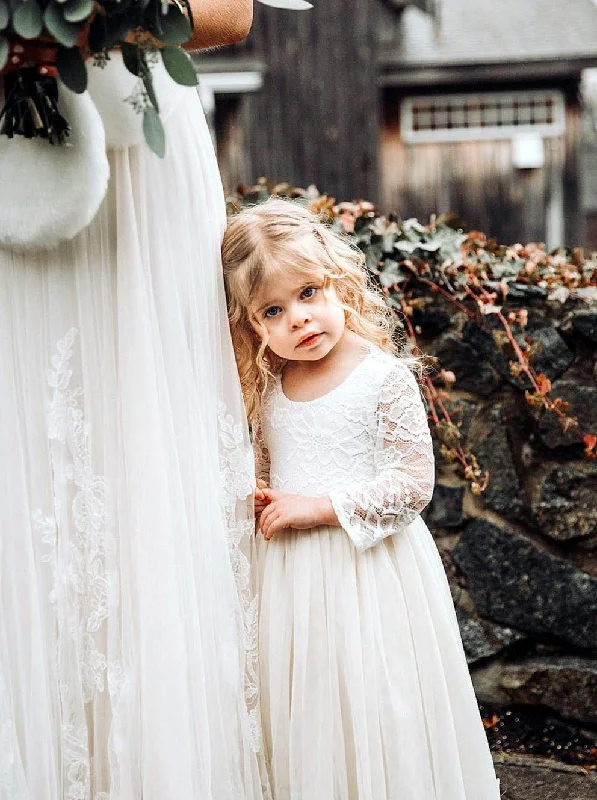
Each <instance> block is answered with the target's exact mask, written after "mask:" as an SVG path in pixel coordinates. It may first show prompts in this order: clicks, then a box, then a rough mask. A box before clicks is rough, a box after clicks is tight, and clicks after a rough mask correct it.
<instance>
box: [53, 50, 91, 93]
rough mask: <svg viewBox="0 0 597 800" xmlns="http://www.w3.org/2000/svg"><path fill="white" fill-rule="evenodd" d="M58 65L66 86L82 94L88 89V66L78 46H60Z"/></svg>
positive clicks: (57, 57) (57, 58)
mask: <svg viewBox="0 0 597 800" xmlns="http://www.w3.org/2000/svg"><path fill="white" fill-rule="evenodd" d="M56 66H57V68H58V72H59V74H60V77H61V78H62V81H63V83H64V85H65V86H68V88H69V89H70V90H71V91H72V92H76V93H77V94H82V93H83V92H84V91H85V89H87V67H86V66H85V62H84V61H83V59H82V58H81V51H80V50H79V48H78V47H59V48H58V53H57V56H56Z"/></svg>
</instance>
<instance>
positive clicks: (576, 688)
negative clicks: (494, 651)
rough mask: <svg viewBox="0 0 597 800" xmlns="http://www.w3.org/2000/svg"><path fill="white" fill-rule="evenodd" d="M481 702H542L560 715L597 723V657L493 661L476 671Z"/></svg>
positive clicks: (476, 683) (515, 703) (587, 722)
mask: <svg viewBox="0 0 597 800" xmlns="http://www.w3.org/2000/svg"><path fill="white" fill-rule="evenodd" d="M473 684H474V686H475V692H476V694H477V697H478V699H479V701H480V702H482V703H486V704H488V705H497V706H504V705H512V704H514V705H525V706H541V707H542V708H549V709H551V710H552V711H554V712H556V713H557V714H558V715H559V716H560V717H563V718H565V719H569V720H574V721H575V722H580V723H581V724H586V725H597V661H596V660H594V659H588V658H579V657H573V656H566V657H561V658H559V657H555V656H546V657H539V658H529V659H525V660H524V661H519V662H514V663H499V662H492V663H491V664H490V665H488V666H487V667H482V668H480V669H479V668H477V669H476V670H474V672H473Z"/></svg>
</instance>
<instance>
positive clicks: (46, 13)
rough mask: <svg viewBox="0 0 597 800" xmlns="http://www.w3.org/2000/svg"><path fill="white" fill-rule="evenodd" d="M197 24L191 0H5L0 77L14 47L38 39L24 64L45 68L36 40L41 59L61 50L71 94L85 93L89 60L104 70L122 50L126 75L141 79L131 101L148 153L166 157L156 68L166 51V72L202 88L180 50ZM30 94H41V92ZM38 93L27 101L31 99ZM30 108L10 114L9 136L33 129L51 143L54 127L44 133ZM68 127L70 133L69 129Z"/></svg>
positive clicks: (1, 2)
mask: <svg viewBox="0 0 597 800" xmlns="http://www.w3.org/2000/svg"><path fill="white" fill-rule="evenodd" d="M185 10H186V13H185ZM190 17H191V13H190V5H189V0H0V31H5V33H0V70H2V69H4V68H5V67H6V66H7V63H8V59H9V56H10V44H11V43H15V42H19V43H22V42H23V40H28V41H30V40H33V45H32V48H33V49H31V52H29V53H28V55H27V56H26V59H25V60H26V61H27V62H28V64H27V68H31V62H33V65H34V67H35V65H36V64H37V63H41V58H43V57H46V58H47V56H41V55H40V61H39V62H38V61H36V58H37V52H36V50H35V45H36V44H37V42H36V41H35V40H38V39H39V40H40V41H39V44H41V45H43V46H42V47H40V48H39V52H40V54H41V53H47V52H48V50H50V51H51V49H52V47H53V46H54V47H56V45H58V47H57V48H56V54H57V55H56V67H57V69H58V74H59V76H60V78H61V80H62V81H63V83H64V84H65V85H66V86H68V88H69V89H71V90H72V91H74V92H78V93H81V92H84V91H85V89H86V88H87V68H86V66H85V59H86V58H87V57H89V55H93V56H94V61H95V62H96V63H98V64H102V63H104V62H105V61H106V60H107V59H108V58H109V51H110V50H111V49H113V48H114V47H117V46H118V47H120V48H121V49H122V53H123V59H124V63H125V65H126V67H127V69H128V70H129V71H130V72H131V73H132V74H133V75H135V76H136V77H138V78H139V80H140V86H141V90H140V91H136V92H135V93H134V95H133V96H132V97H131V98H129V101H130V102H131V105H133V106H134V107H135V108H136V109H137V110H138V111H139V112H140V113H143V115H144V120H143V130H144V131H145V132H146V135H147V137H148V139H147V142H148V144H149V146H150V147H151V149H152V150H153V151H154V152H156V153H159V154H161V155H163V154H164V152H165V140H164V129H163V126H162V124H161V122H160V121H159V116H158V115H159V104H158V98H157V97H156V93H155V90H154V85H153V78H152V73H151V67H150V65H151V64H152V63H155V62H156V54H157V53H158V51H161V56H162V59H163V62H164V66H165V68H166V70H167V71H168V73H169V74H170V76H171V77H172V78H173V80H174V81H176V82H177V83H179V84H182V85H184V86H196V85H197V78H196V75H195V70H194V68H193V64H192V62H191V60H190V58H189V57H188V56H187V54H186V53H184V51H182V50H181V49H180V45H182V44H184V43H185V42H187V41H188V40H189V39H190V37H191V35H192V32H193V31H192V24H191V22H190ZM158 42H162V43H164V44H165V46H164V47H162V46H161V45H160V44H159V43H158ZM20 68H21V67H20V66H19V67H17V68H16V69H20ZM42 74H45V75H46V76H48V74H49V77H48V78H47V79H46V80H52V78H51V70H50V71H46V72H45V73H42ZM23 85H25V84H23ZM27 86H29V84H27ZM26 91H27V92H30V93H31V92H33V94H35V91H38V92H39V91H40V89H39V88H38V89H37V90H35V89H27V90H26ZM33 94H31V96H30V95H27V98H25V99H26V100H27V99H28V98H29V100H30V99H31V98H32V97H33ZM15 103H16V101H15ZM13 105H14V104H13ZM30 105H31V103H30V102H29V104H28V103H27V102H22V103H20V105H19V108H13V107H12V106H11V107H10V108H8V109H7V110H8V115H6V114H5V121H4V123H3V128H2V131H3V132H4V133H7V135H8V131H9V130H10V135H14V134H26V133H27V132H28V131H30V130H34V131H35V132H36V135H39V136H45V137H46V138H51V137H50V127H51V126H49V124H48V125H46V126H45V127H44V126H43V125H42V126H41V127H40V126H39V125H36V124H33V123H31V121H30V120H29V119H28V118H26V117H27V109H28V108H29V106H30ZM23 108H24V109H25V114H24V115H23V114H22V113H21V109H23ZM149 109H151V111H149ZM152 112H153V113H152ZM53 114H54V117H56V118H57V115H58V114H59V111H58V109H57V108H56V109H54V108H53ZM8 117H10V123H11V124H10V125H8V124H7V118H8ZM62 122H63V123H64V126H65V131H66V134H68V123H67V121H65V120H62Z"/></svg>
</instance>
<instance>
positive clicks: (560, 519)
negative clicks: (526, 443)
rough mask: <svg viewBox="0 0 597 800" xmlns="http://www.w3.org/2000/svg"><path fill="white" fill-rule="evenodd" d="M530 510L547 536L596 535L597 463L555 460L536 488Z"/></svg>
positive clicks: (562, 537)
mask: <svg viewBox="0 0 597 800" xmlns="http://www.w3.org/2000/svg"><path fill="white" fill-rule="evenodd" d="M534 494H535V499H534V500H533V502H532V503H531V513H532V514H533V517H534V520H535V523H536V525H537V527H538V528H539V530H540V531H541V533H542V534H543V535H544V536H548V537H549V538H550V539H556V540H558V541H570V540H572V539H581V538H586V537H591V536H595V535H597V502H596V498H597V464H595V463H594V462H590V461H588V462H585V463H582V462H580V463H576V464H555V465H554V466H553V467H552V468H551V469H550V470H549V472H547V474H546V475H545V477H544V478H543V479H542V480H540V481H539V483H538V486H537V487H536V489H535V492H534Z"/></svg>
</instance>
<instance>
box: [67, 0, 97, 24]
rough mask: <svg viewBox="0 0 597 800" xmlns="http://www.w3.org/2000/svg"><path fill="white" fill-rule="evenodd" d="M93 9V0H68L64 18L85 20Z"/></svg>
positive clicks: (73, 20) (77, 20)
mask: <svg viewBox="0 0 597 800" xmlns="http://www.w3.org/2000/svg"><path fill="white" fill-rule="evenodd" d="M92 11H93V0H68V2H67V3H66V5H65V6H64V19H65V20H66V21H67V22H83V20H85V19H88V18H89V16H90V15H91V12H92Z"/></svg>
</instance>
